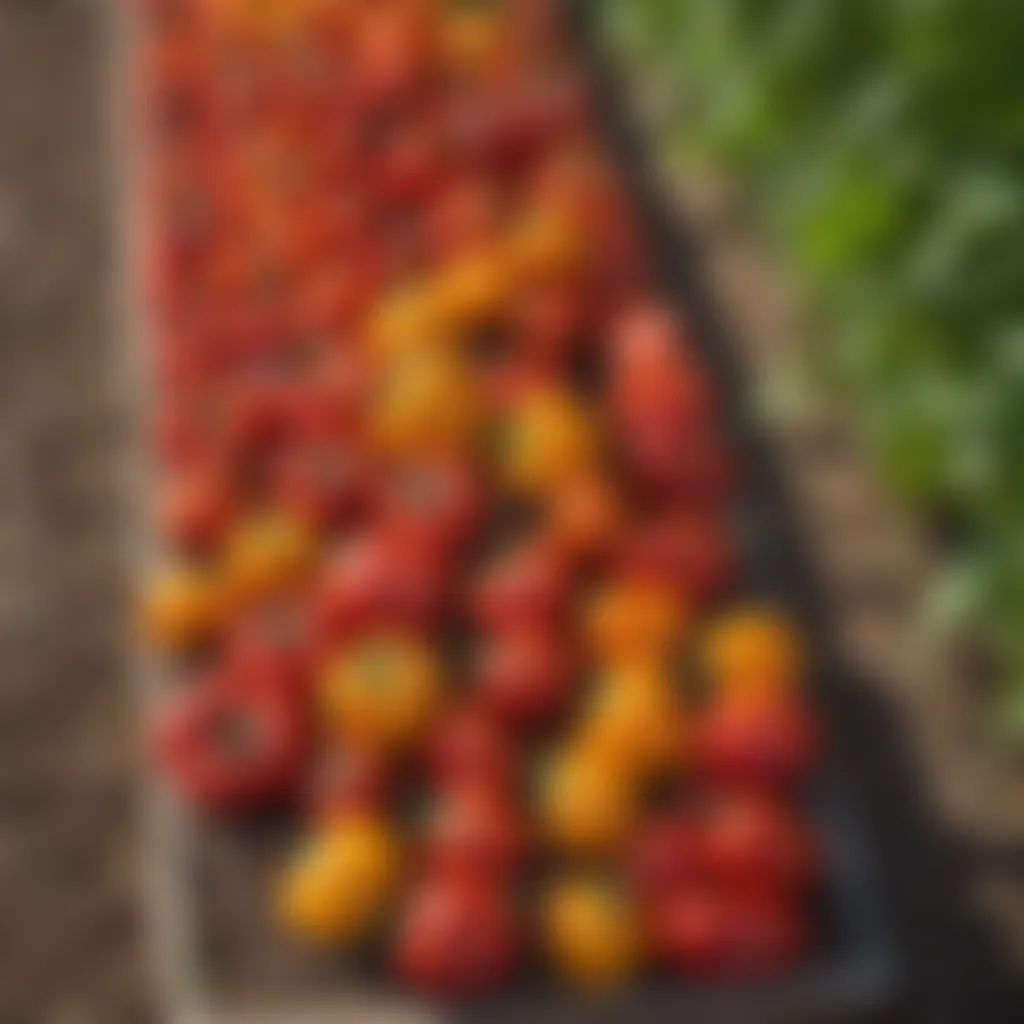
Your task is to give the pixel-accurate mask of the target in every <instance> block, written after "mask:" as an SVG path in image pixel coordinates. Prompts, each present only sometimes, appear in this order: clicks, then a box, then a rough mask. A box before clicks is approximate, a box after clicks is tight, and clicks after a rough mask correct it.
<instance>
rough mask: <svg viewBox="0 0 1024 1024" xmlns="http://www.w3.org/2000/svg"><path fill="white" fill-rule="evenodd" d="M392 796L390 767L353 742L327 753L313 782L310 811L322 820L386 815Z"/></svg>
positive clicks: (310, 789) (310, 781)
mask: <svg viewBox="0 0 1024 1024" xmlns="http://www.w3.org/2000/svg"><path fill="white" fill-rule="evenodd" d="M390 795H391V779H390V777H389V771H388V766H387V764H386V763H385V761H384V759H383V758H382V757H381V755H380V753H379V752H378V751H375V750H371V749H370V748H369V747H359V746H355V745H353V744H351V743H346V744H345V746H344V747H336V748H333V749H331V750H329V751H327V753H326V754H325V755H323V756H322V757H321V758H320V759H319V760H318V761H317V763H316V764H315V765H314V767H313V772H312V776H311V778H310V780H309V788H308V800H309V806H310V810H311V812H312V814H313V816H314V817H315V818H317V819H318V820H321V821H333V820H335V819H337V818H344V817H348V816H349V815H352V814H365V813H371V812H382V811H384V810H385V809H386V808H387V804H388V801H389V798H390Z"/></svg>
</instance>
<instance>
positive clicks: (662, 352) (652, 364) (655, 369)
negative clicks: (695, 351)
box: [608, 302, 686, 377]
mask: <svg viewBox="0 0 1024 1024" xmlns="http://www.w3.org/2000/svg"><path fill="white" fill-rule="evenodd" d="M608 344H609V358H610V363H611V370H612V373H613V374H614V375H615V376H616V377H633V376H634V375H639V376H641V377H646V376H648V375H649V374H655V375H659V376H665V375H673V374H676V373H678V372H679V371H680V369H681V367H682V366H683V365H684V364H685V361H684V352H685V345H686V336H685V334H684V332H683V330H682V328H681V326H680V324H679V322H678V320H677V318H676V316H675V315H674V314H673V313H672V311H671V310H668V309H666V308H665V307H664V306H660V305H658V304H656V303H653V302H645V303H643V304H640V305H634V306H630V307H628V308H627V309H625V310H623V311H622V313H620V314H619V316H618V317H616V319H615V321H614V322H613V323H612V325H611V330H610V332H609V340H608Z"/></svg>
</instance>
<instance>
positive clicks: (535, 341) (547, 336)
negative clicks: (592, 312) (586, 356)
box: [512, 282, 587, 368]
mask: <svg viewBox="0 0 1024 1024" xmlns="http://www.w3.org/2000/svg"><path fill="white" fill-rule="evenodd" d="M583 299H584V297H583V295H582V294H581V293H580V292H579V291H578V290H577V289H576V288H575V287H574V286H572V285H566V284H564V283H561V282H559V283H552V284H548V285H540V286H536V287H534V288H533V289H531V290H530V291H528V292H526V294H524V295H523V296H522V298H521V299H520V301H519V302H518V303H517V305H516V307H515V309H514V310H513V317H512V331H513V336H514V339H515V344H516V346H517V348H518V349H519V351H521V352H522V353H523V354H524V356H525V357H526V358H527V359H531V360H536V361H537V362H538V363H540V365H541V366H546V367H551V368H563V367H564V366H565V365H566V360H567V359H568V357H569V356H570V355H571V354H572V352H573V350H574V349H575V348H576V346H577V345H578V343H579V342H580V341H581V339H582V338H583V337H584V336H585V333H586V329H587V308H586V305H585V303H584V301H583Z"/></svg>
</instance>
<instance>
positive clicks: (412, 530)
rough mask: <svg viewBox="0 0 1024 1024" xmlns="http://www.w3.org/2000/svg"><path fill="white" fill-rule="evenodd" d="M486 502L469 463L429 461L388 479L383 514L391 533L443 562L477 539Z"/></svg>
mask: <svg viewBox="0 0 1024 1024" xmlns="http://www.w3.org/2000/svg"><path fill="white" fill-rule="evenodd" d="M483 502H484V495H483V489H482V487H481V485H480V481H479V480H478V478H477V474H476V473H474V472H473V470H472V468H471V467H470V466H469V465H468V464H467V463H466V462H464V461H462V460H458V459H454V458H448V457H443V456H438V457H434V458H430V457H424V458H420V459H414V460H411V461H409V462H406V463H404V464H401V465H399V466H396V467H395V468H394V469H393V470H392V471H391V472H390V473H388V474H387V477H386V479H385V480H384V484H383V489H382V493H381V494H380V496H379V499H378V515H379V517H380V519H381V521H382V523H383V524H384V528H385V529H386V530H388V531H392V532H393V533H394V534H395V535H397V536H401V537H403V538H406V539H407V540H408V541H409V542H410V543H411V544H412V545H414V546H415V547H418V548H421V549H425V550H427V551H433V552H436V553H437V554H438V556H439V557H443V556H447V555H448V554H449V553H451V552H454V551H457V550H458V549H459V548H460V547H461V546H462V545H464V544H465V543H466V541H468V540H469V539H470V538H471V536H472V534H473V532H474V531H475V529H476V527H477V525H478V523H479V521H480V518H481V514H482V511H483Z"/></svg>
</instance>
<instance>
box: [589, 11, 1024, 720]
mask: <svg viewBox="0 0 1024 1024" xmlns="http://www.w3.org/2000/svg"><path fill="white" fill-rule="evenodd" d="M602 10H603V11H604V12H605V14H606V15H607V23H608V31H609V35H610V36H611V37H612V38H614V39H615V40H616V41H618V42H621V44H622V48H623V53H624V56H625V57H626V58H627V59H630V58H631V59H634V60H636V61H637V62H638V63H640V64H641V66H649V65H654V66H656V67H657V68H658V74H659V75H660V76H661V77H662V78H664V79H665V80H666V81H668V82H669V83H670V84H671V85H672V86H673V87H674V88H675V89H676V90H677V92H678V95H679V97H680V99H681V100H682V101H684V105H683V106H682V107H681V109H683V110H685V112H686V113H685V115H684V117H682V118H681V119H680V123H679V124H678V126H676V130H677V136H676V137H675V138H672V139H666V140H665V142H666V151H667V152H669V153H671V154H676V155H678V156H679V157H680V158H681V159H684V160H687V159H700V160H702V161H706V160H709V159H710V160H714V161H719V162H720V163H721V164H722V165H723V166H725V167H727V168H728V170H729V173H730V174H733V175H736V174H739V175H741V176H742V177H743V179H744V181H745V183H746V186H747V188H748V190H749V193H750V194H751V196H752V197H753V198H754V200H755V204H754V205H755V208H756V209H757V210H758V211H759V212H760V214H761V216H762V217H763V219H764V222H765V224H766V225H767V227H768V228H769V229H770V230H771V231H772V232H773V233H774V236H775V237H776V238H777V239H778V240H779V241H780V243H781V244H782V245H783V246H784V247H785V251H786V252H788V254H789V256H790V258H791V260H792V263H793V264H794V266H795V267H796V268H798V270H799V271H800V273H801V275H802V276H803V278H804V280H805V283H806V284H807V287H808V291H809V292H810V293H811V294H812V295H813V296H814V297H815V298H816V299H817V300H818V302H819V303H820V310H821V314H822V320H821V322H822V324H824V325H825V329H824V330H822V331H821V332H819V333H820V340H819V341H818V342H817V344H816V346H815V348H814V350H813V351H811V352H808V353H806V359H807V364H808V365H807V366H805V367H804V368H803V370H802V372H803V373H808V372H810V373H812V375H813V379H814V380H815V381H817V386H818V387H825V388H829V389H833V390H834V391H835V393H837V394H838V395H840V396H842V397H844V398H845V399H847V400H848V401H849V404H850V406H851V407H852V408H853V409H854V410H855V411H856V413H857V415H858V417H859V420H860V422H861V424H862V425H863V431H864V435H865V437H866V438H867V441H868V443H869V445H870V447H871V450H872V451H873V452H874V453H875V454H876V456H877V460H878V465H879V466H880V467H881V470H882V472H883V473H884V475H885V477H886V478H887V479H888V480H889V481H891V483H892V485H893V486H894V487H895V488H896V489H897V490H898V491H899V492H900V493H901V494H903V495H904V496H906V497H907V498H908V499H912V500H913V501H915V502H918V503H920V505H921V506H922V507H923V508H925V509H929V510H940V511H941V512H942V514H943V517H944V519H945V521H947V522H948V521H952V522H953V523H955V525H956V527H957V529H956V531H955V535H956V537H957V541H956V543H955V544H954V545H953V550H952V551H951V563H952V566H953V568H952V570H951V572H952V573H953V574H954V576H953V579H952V581H951V582H950V583H949V584H948V586H947V587H946V588H944V593H951V594H958V595H961V598H962V599H961V600H960V601H959V605H958V607H960V608H961V611H962V613H963V614H962V615H961V616H960V617H961V618H964V617H966V618H967V619H968V620H969V621H970V622H971V624H972V625H973V627H974V629H975V630H977V631H978V632H979V633H980V634H981V635H983V636H984V637H986V638H987V639H988V641H989V642H990V644H991V645H992V647H993V649H994V650H996V652H997V653H998V654H999V655H1000V657H1001V659H1002V663H1003V664H1004V665H1005V666H1006V673H1007V678H1008V684H1009V685H1008V694H1009V696H1008V704H1007V707H1008V708H1010V707H1016V708H1024V4H1021V3H1019V2H1017V0H856V2H855V3H849V2H846V0H777V2H774V3H769V2H766V0H603V3H602ZM966 594H969V595H970V600H969V601H968V600H966V599H965V598H963V595H966ZM939 603H941V602H939ZM948 603H949V602H947V604H948ZM1008 717H1009V716H1008ZM1014 720H1015V721H1018V722H1019V723H1020V725H1021V730H1020V731H1021V733H1022V734H1024V713H1022V714H1020V715H1015V716H1014Z"/></svg>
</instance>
